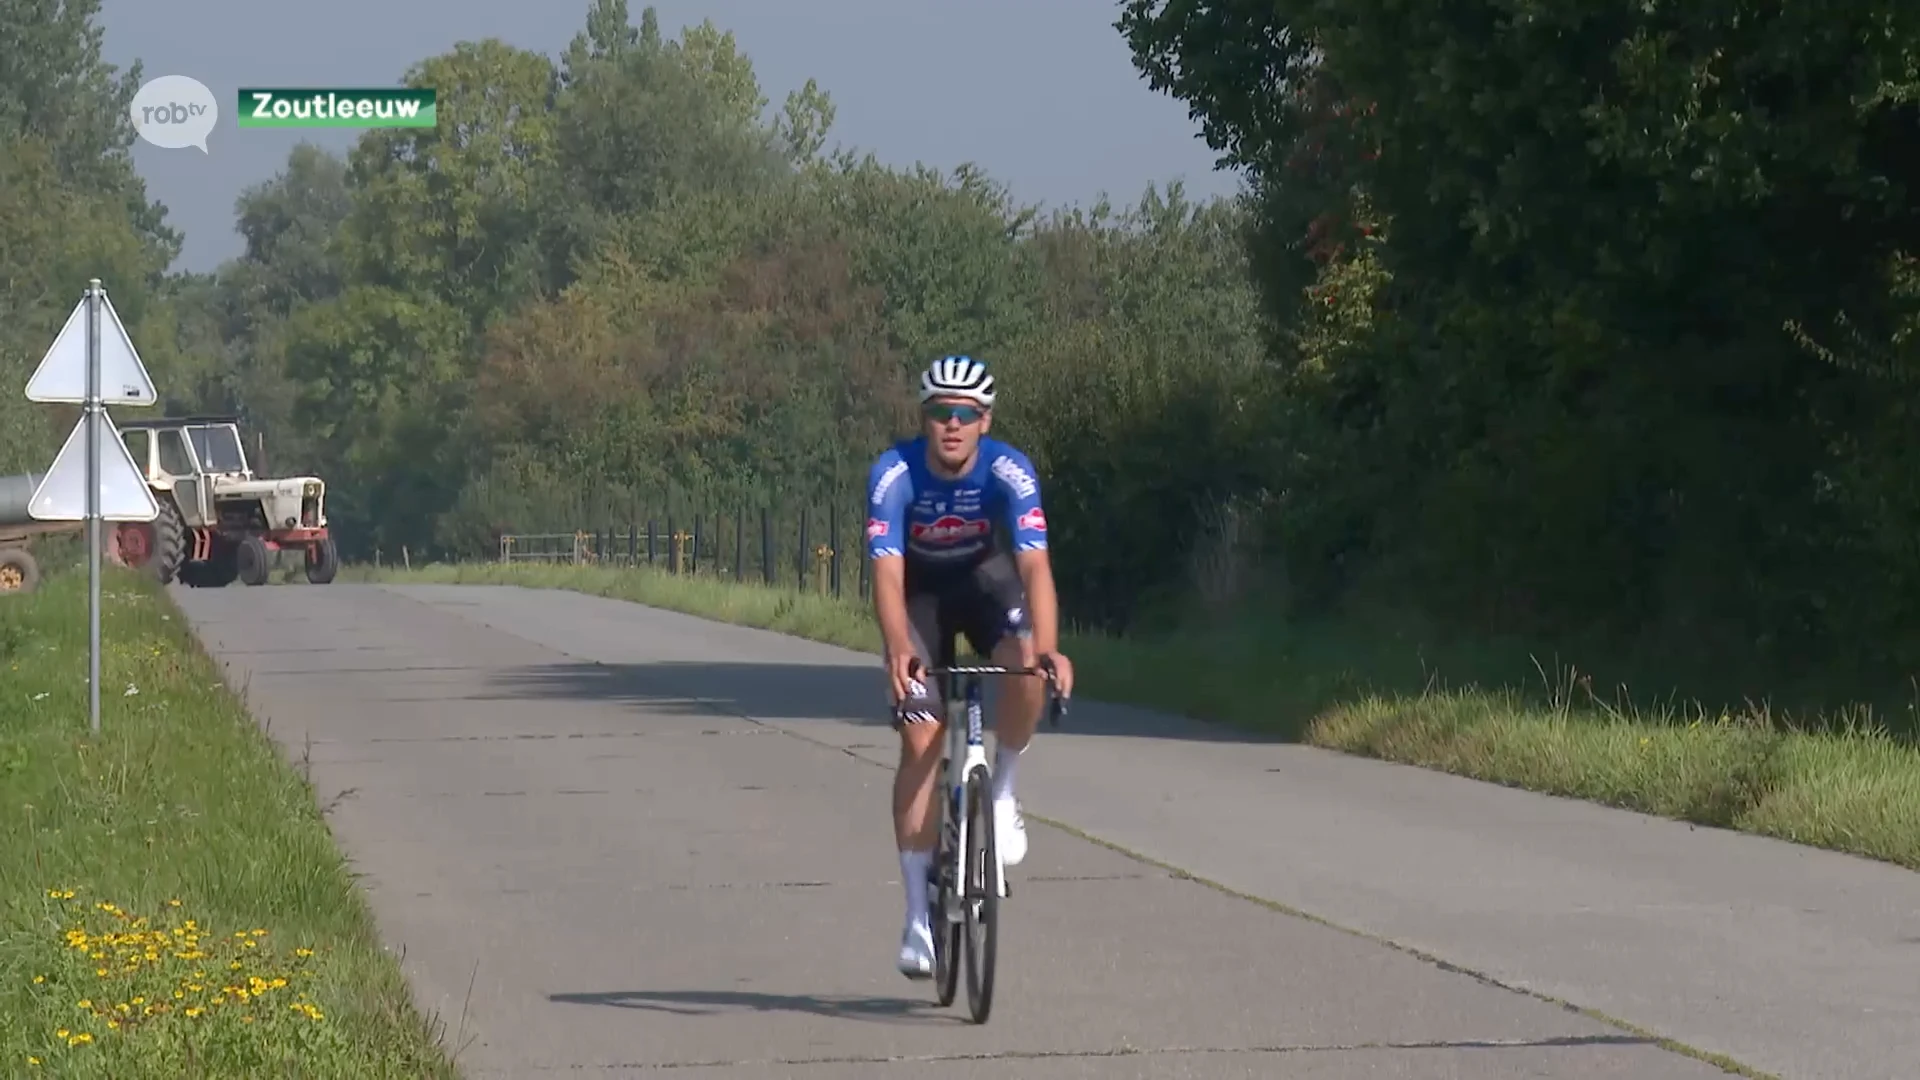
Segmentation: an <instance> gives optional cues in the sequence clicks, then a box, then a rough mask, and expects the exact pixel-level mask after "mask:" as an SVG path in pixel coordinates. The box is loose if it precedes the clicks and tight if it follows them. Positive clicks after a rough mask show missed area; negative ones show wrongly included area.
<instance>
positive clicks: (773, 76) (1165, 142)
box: [102, 0, 1238, 270]
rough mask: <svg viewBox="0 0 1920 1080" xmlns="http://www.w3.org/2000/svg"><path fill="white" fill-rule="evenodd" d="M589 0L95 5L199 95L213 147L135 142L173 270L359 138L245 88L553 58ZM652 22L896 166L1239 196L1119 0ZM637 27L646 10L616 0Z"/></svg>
mask: <svg viewBox="0 0 1920 1080" xmlns="http://www.w3.org/2000/svg"><path fill="white" fill-rule="evenodd" d="M589 6H590V4H589V0H329V2H328V3H326V4H324V5H313V6H309V5H306V4H290V3H279V4H266V3H262V2H260V0H104V2H103V3H102V17H103V21H104V23H105V26H106V42H105V50H106V56H107V59H108V61H109V62H111V63H114V64H118V65H120V66H121V67H122V68H124V67H126V66H128V65H129V64H131V63H132V62H133V61H134V60H136V59H137V60H140V61H142V63H143V70H142V75H143V77H144V78H146V79H152V78H155V77H158V76H161V75H189V76H192V77H193V78H196V79H199V80H200V81H201V82H204V83H206V84H207V85H208V86H209V87H211V88H212V89H213V92H214V94H215V97H216V100H218V102H219V103H220V118H219V126H218V127H217V128H215V130H214V132H213V134H212V136H211V137H210V138H209V139H208V144H207V145H208V149H209V153H208V154H205V155H203V154H201V152H200V151H199V150H197V149H183V150H163V149H161V148H159V147H155V146H150V145H148V144H147V143H145V142H138V143H136V144H135V148H134V161H135V163H136V164H137V166H138V167H139V169H140V172H141V175H142V176H144V177H145V178H146V181H147V192H148V195H149V196H150V197H151V198H155V199H158V200H160V201H161V202H163V203H165V204H166V205H167V207H168V210H169V215H168V220H169V221H170V222H171V223H172V224H173V226H174V227H175V228H178V229H180V230H182V231H183V232H184V233H185V234H186V246H185V250H184V251H183V252H182V254H181V258H180V262H179V264H178V268H179V269H188V270H209V269H212V268H213V267H214V266H215V265H217V264H218V263H219V262H220V261H222V260H223V259H226V258H229V257H231V256H234V255H236V254H239V252H240V250H241V243H240V238H239V236H238V234H236V233H235V232H234V230H233V203H234V199H235V198H236V197H237V196H238V195H239V194H240V192H241V190H242V189H243V188H245V187H247V186H248V185H250V184H253V183H256V182H258V181H260V180H264V179H266V178H268V177H271V176H272V175H273V174H274V173H276V172H278V171H279V169H280V167H281V165H282V164H283V163H284V162H285V160H286V155H287V151H288V150H289V149H290V148H291V147H292V146H293V145H294V144H295V143H296V142H298V141H300V139H302V138H306V139H309V140H311V141H314V142H318V143H321V144H322V145H326V146H328V147H331V148H334V149H336V150H341V151H344V150H345V149H346V148H347V147H348V146H350V145H351V144H352V142H353V140H354V138H355V137H356V136H357V134H358V132H355V131H353V130H351V129H348V130H319V131H281V130H256V129H249V130H241V129H240V128H238V127H236V126H235V125H234V121H233V112H234V100H235V97H234V95H235V93H236V92H237V90H238V89H239V88H240V87H241V86H390V85H393V84H394V83H396V82H397V81H398V80H399V78H400V76H401V74H402V73H403V72H404V71H405V70H406V68H407V66H408V65H409V64H411V63H413V62H414V61H416V60H420V59H422V58H425V57H427V56H431V55H433V54H435V53H439V52H443V51H446V50H448V49H450V48H452V47H453V45H454V43H455V42H458V41H462V40H474V39H479V38H484V37H498V38H501V39H503V40H505V41H507V42H509V43H511V44H514V45H518V46H521V47H523V48H529V49H537V50H539V51H542V52H545V53H547V54H548V55H550V56H557V55H558V54H559V52H560V50H561V49H563V48H565V46H566V44H567V42H568V41H569V40H571V39H572V37H573V35H574V34H575V33H577V32H579V31H580V30H581V29H582V28H583V27H584V26H585V25H586V12H587V9H588V7H589ZM653 6H654V8H655V9H656V10H657V11H658V12H659V14H660V24H661V30H662V32H663V33H664V34H667V35H669V36H677V35H678V34H679V31H680V28H681V27H682V26H684V25H686V24H689V23H698V22H699V21H700V20H701V19H703V18H711V19H712V20H713V21H714V23H715V24H716V25H718V26H719V27H720V28H721V29H723V30H732V31H733V32H734V34H735V37H736V38H737V40H738V41H739V43H740V48H741V49H742V51H744V52H745V53H746V54H747V55H748V56H749V57H750V58H751V59H752V61H753V65H754V70H755V72H756V73H757V74H758V76H759V78H760V84H761V89H762V92H763V93H764V94H765V96H766V97H767V98H769V99H770V102H771V104H770V105H769V109H770V110H771V109H773V108H777V107H778V105H779V103H780V102H781V101H782V100H783V99H784V98H785V97H786V93H787V91H788V90H791V89H794V88H796V87H799V86H801V85H802V84H804V83H805V82H806V80H807V78H808V77H809V76H811V77H813V78H816V79H818V80H819V81H820V84H821V85H822V86H823V87H824V88H825V89H826V90H827V91H828V92H829V93H830V94H831V95H832V97H833V100H834V104H835V106H836V108H837V110H838V114H837V116H836V119H835V122H834V128H833V131H832V132H831V133H830V136H829V146H832V145H834V144H835V143H838V144H840V145H844V146H849V147H855V148H858V149H860V150H863V151H872V152H873V153H874V154H875V155H876V156H878V157H879V158H880V159H881V160H882V161H884V162H887V163H888V164H893V165H910V164H912V163H913V162H915V161H921V162H925V163H927V164H929V165H933V166H936V167H939V168H942V169H949V168H952V167H953V166H955V165H959V164H960V163H962V162H966V161H973V162H976V163H978V164H979V165H980V166H981V167H982V168H984V169H986V170H987V172H988V173H989V174H991V175H992V176H994V177H996V178H998V179H1000V180H1002V181H1004V182H1006V183H1007V184H1008V185H1009V186H1010V187H1011V188H1012V189H1013V193H1014V196H1015V197H1016V198H1017V199H1020V200H1023V201H1027V202H1039V203H1043V204H1045V205H1047V206H1063V205H1067V204H1072V203H1090V202H1092V201H1094V200H1095V199H1097V198H1098V197H1099V196H1100V195H1101V194H1102V193H1103V192H1104V193H1106V194H1108V195H1110V196H1111V197H1112V198H1114V200H1115V201H1117V202H1129V201H1132V200H1133V199H1134V198H1136V197H1137V196H1138V195H1139V194H1140V193H1141V192H1143V191H1144V190H1145V188H1146V185H1147V184H1148V183H1150V182H1159V183H1165V182H1166V181H1169V180H1173V179H1182V180H1184V181H1185V182H1186V185H1187V190H1188V192H1189V193H1190V194H1192V195H1194V196H1196V197H1205V196H1207V195H1212V194H1222V193H1227V192H1231V191H1233V190H1235V188H1237V186H1238V179H1237V177H1236V176H1235V175H1234V174H1232V173H1228V172H1219V171H1215V170H1214V168H1213V160H1214V155H1213V153H1212V151H1211V150H1209V149H1208V148H1207V145H1206V143H1205V142H1204V141H1203V140H1201V139H1199V138H1198V137H1197V130H1198V129H1197V126H1196V125H1195V124H1194V122H1193V121H1192V120H1190V119H1188V117H1187V114H1186V108H1185V106H1184V105H1182V104H1181V103H1180V102H1178V101H1175V100H1173V99H1172V98H1169V97H1167V96H1166V95H1164V94H1158V93H1155V92H1154V91H1152V90H1150V89H1148V87H1147V85H1146V83H1145V81H1144V80H1142V79H1141V78H1140V76H1139V75H1138V73H1137V72H1135V70H1134V69H1133V65H1132V64H1131V63H1130V61H1129V59H1128V54H1127V47H1126V42H1125V41H1124V39H1122V38H1121V36H1120V33H1119V31H1117V30H1115V29H1114V28H1113V26H1112V24H1113V21H1114V19H1115V18H1116V17H1117V14H1118V11H1119V4H1118V3H1117V2H1116V0H965V2H959V0H806V2H804V3H803V2H801V0H707V2H705V3H698V2H693V0H661V2H659V3H656V4H654V5H653ZM628 7H629V9H630V10H631V12H632V14H633V19H634V22H635V23H636V24H637V23H638V22H639V19H640V12H641V11H642V10H643V9H644V8H645V7H646V4H645V3H643V2H641V0H628Z"/></svg>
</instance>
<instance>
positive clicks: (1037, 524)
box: [1020, 506, 1047, 532]
mask: <svg viewBox="0 0 1920 1080" xmlns="http://www.w3.org/2000/svg"><path fill="white" fill-rule="evenodd" d="M1020 527H1021V528H1023V529H1026V530H1028V531H1029V532H1046V531H1047V514H1046V511H1044V510H1042V509H1040V508H1039V507H1037V506H1036V507H1034V508H1033V509H1031V510H1029V511H1027V512H1026V513H1024V514H1021V515H1020Z"/></svg>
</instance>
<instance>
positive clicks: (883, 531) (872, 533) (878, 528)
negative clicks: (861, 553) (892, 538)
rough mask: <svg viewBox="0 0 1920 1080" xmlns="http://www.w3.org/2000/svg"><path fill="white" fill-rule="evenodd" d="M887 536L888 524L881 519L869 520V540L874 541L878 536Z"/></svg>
mask: <svg viewBox="0 0 1920 1080" xmlns="http://www.w3.org/2000/svg"><path fill="white" fill-rule="evenodd" d="M885 535H887V523H886V522H884V521H881V520H880V519H879V518H868V519H867V539H869V540H872V539H873V538H874V537H876V536H885Z"/></svg>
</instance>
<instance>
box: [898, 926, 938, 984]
mask: <svg viewBox="0 0 1920 1080" xmlns="http://www.w3.org/2000/svg"><path fill="white" fill-rule="evenodd" d="M899 968H900V974H902V975H905V976H906V977H907V978H909V979H931V978H933V930H932V929H931V928H929V927H928V926H927V924H926V923H923V922H919V921H910V922H908V923H907V928H906V929H905V930H904V931H902V932H901V934H900V960H899Z"/></svg>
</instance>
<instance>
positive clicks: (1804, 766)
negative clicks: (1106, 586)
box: [340, 563, 1920, 870]
mask: <svg viewBox="0 0 1920 1080" xmlns="http://www.w3.org/2000/svg"><path fill="white" fill-rule="evenodd" d="M340 580H343V581H345V580H359V581H394V582H409V583H434V582H439V583H447V584H494V585H519V586H523V587H527V588H555V589H571V590H574V591H577V592H584V593H590V594H593V595H597V596H606V597H612V598H616V599H621V600H629V601H633V602H636V603H641V604H647V605H650V606H654V607H660V608H666V609H668V610H673V611H680V612H685V613H688V614H692V615H699V616H703V617H706V618H712V619H719V620H723V621H727V622H733V623H739V624H742V625H747V626H755V627H760V628H762V629H767V630H775V631H779V632H782V633H787V634H793V635H795V636H799V637H807V638H812V639H813V640H816V641H824V642H828V643H831V644H835V645H840V646H844V647H846V648H852V649H860V650H865V651H869V652H872V651H877V649H878V645H879V639H878V634H877V632H876V631H875V629H874V628H873V625H872V619H871V616H870V615H869V614H868V611H867V608H866V606H865V605H864V604H863V603H861V602H859V601H857V600H854V599H850V598H848V599H835V598H833V597H831V596H829V595H824V594H819V593H801V592H798V591H797V590H795V589H793V588H791V587H788V588H781V587H777V586H776V587H767V586H765V585H760V584H745V583H743V584H736V583H734V582H731V581H727V580H724V579H718V578H712V577H685V576H675V575H672V574H667V573H664V572H661V571H656V570H650V569H646V568H637V569H630V568H604V567H590V566H564V565H562V566H554V565H534V566H528V565H519V566H512V567H508V566H502V565H499V564H496V563H468V564H432V565H425V566H421V567H419V568H416V569H412V570H398V569H391V568H380V569H376V568H372V567H367V566H350V567H345V568H343V569H342V572H341V576H340ZM1063 637H1064V638H1065V640H1063V642H1062V648H1063V649H1064V650H1065V651H1066V652H1067V653H1068V654H1069V655H1070V656H1072V657H1073V659H1074V667H1075V670H1076V672H1077V683H1078V689H1079V691H1080V692H1082V693H1085V694H1086V695H1088V696H1089V697H1094V698H1098V699H1101V700H1106V701H1116V702H1125V703H1128V704H1134V705H1141V706H1145V707H1150V708H1155V709H1160V710H1163V711H1167V712H1174V713H1179V714H1182V715H1186V716H1190V717H1195V718H1198V719H1204V720H1215V721H1221V722H1225V723H1229V724H1232V725H1235V726H1238V727H1243V728H1246V729H1249V730H1252V731H1258V732H1263V733H1267V734H1272V735H1276V736H1278V737H1281V738H1285V739H1291V740H1296V741H1301V742H1306V743H1309V744H1312V745H1315V746H1320V747H1324V748H1327V749H1332V750H1339V751H1343V752H1346V753H1351V754H1357V755H1364V756H1369V757H1376V758H1382V759H1385V760H1389V761H1396V762H1401V763H1403V764H1408V765H1416V766H1420V767H1423V768H1429V769H1436V770H1441V771H1445V772H1450V773H1455V774H1458V775H1461V776H1467V777H1472V778H1474V779H1477V780H1485V781H1490V782H1493V783H1498V784H1504V785H1508V786H1511V787H1519V788H1525V789H1528V790H1532V791H1538V792H1544V793H1547V794H1553V795H1563V796H1567V797H1571V798H1578V799H1585V800H1589V801H1592V802H1597V803H1603V804H1606V805H1609V806H1616V807H1621V808H1624V809H1630V810H1638V811H1641V812H1644V813H1649V814H1656V815H1660V816H1664V817H1670V818H1677V819H1681V820H1685V821H1690V822H1694V823H1697V824H1702V825H1711V826H1717V827H1721V828H1729V829H1738V830H1742V831H1746V832H1751V833H1757V834H1761V835H1766V836H1772V837H1777V838H1780V839H1784V840H1790V841H1794V842H1797V843H1803V844H1809V845H1815V846H1819V847H1825V848H1831V849H1834V850H1839V851H1845V852H1849V853H1852V854H1856V855H1864V856H1868V857H1871V858H1876V859H1881V860H1885V861H1888V862H1893V863H1897V864H1900V865H1902V866H1906V867H1908V868H1910V869H1916V870H1920V748H1917V747H1916V745H1915V743H1914V741H1913V740H1912V739H1911V738H1910V737H1908V736H1906V735H1904V734H1902V733H1898V732H1895V731H1893V730H1891V729H1890V728H1889V727H1888V726H1887V725H1886V724H1885V723H1884V722H1883V721H1882V720H1880V719H1878V718H1876V716H1875V715H1874V713H1873V712H1872V710H1870V709H1869V708H1867V707H1866V706H1855V707H1851V708H1848V709H1844V710H1841V711H1839V712H1837V713H1834V714H1831V715H1827V716H1822V717H1816V718H1814V719H1813V720H1811V721H1802V720H1798V719H1794V718H1790V717H1787V716H1784V715H1781V714H1776V713H1775V712H1773V711H1771V710H1769V709H1768V708H1767V707H1765V706H1747V707H1744V708H1740V709H1725V710H1721V709H1709V708H1705V707H1702V706H1700V705H1698V704H1693V705H1686V704H1679V703H1675V702H1672V701H1668V702H1654V701H1651V700H1649V699H1646V698H1645V697H1644V696H1643V697H1641V699H1640V700H1639V701H1635V700H1633V699H1631V698H1630V697H1629V696H1628V695H1626V694H1625V693H1624V692H1623V693H1622V694H1621V695H1619V697H1618V699H1617V700H1614V701H1608V700H1605V699H1603V698H1601V697H1600V696H1598V695H1597V694H1595V693H1594V692H1592V691H1591V689H1590V687H1591V676H1588V675H1583V674H1582V673H1581V672H1579V671H1577V670H1575V669H1572V668H1568V667H1564V666H1560V665H1558V664H1557V663H1556V666H1555V667H1554V668H1553V669H1552V670H1548V669H1547V668H1546V667H1545V666H1544V665H1542V664H1540V663H1539V662H1537V661H1536V660H1534V659H1533V658H1531V657H1530V656H1529V655H1528V652H1527V650H1526V648H1525V645H1524V643H1520V642H1473V641H1462V640H1457V639H1449V638H1446V637H1444V636H1442V635H1438V634H1431V633H1427V632H1423V631H1420V630H1412V629H1406V628H1401V629H1396V630H1391V631H1389V630H1386V629H1382V628H1381V626H1380V625H1379V624H1377V623H1376V624H1375V625H1373V626H1371V627H1369V626H1362V625H1359V624H1357V623H1341V624H1328V625H1312V626H1302V625H1295V624H1287V623H1284V622H1280V621H1277V620H1267V621H1261V620H1258V619H1253V618H1237V619H1216V620H1211V621H1209V622H1207V623H1206V624H1205V625H1201V626H1196V627H1192V628H1189V629H1186V630H1183V631H1181V632H1179V633H1169V634H1166V635H1163V636H1159V637H1155V638H1149V639H1130V638H1120V637H1114V636H1108V635H1100V634H1089V633H1070V634H1066V635H1063ZM1449 681H1451V682H1452V683H1453V684H1454V685H1449Z"/></svg>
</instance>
